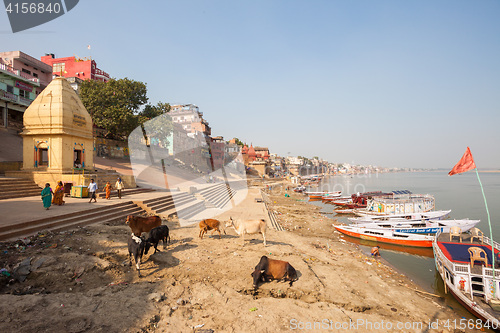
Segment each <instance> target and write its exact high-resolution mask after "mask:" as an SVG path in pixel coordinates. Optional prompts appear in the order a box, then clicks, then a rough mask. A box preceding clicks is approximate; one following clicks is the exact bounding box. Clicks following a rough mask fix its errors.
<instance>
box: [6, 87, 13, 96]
mask: <svg viewBox="0 0 500 333" xmlns="http://www.w3.org/2000/svg"><path fill="white" fill-rule="evenodd" d="M7 92H10V93H11V94H13V93H14V87H13V86H9V85H7Z"/></svg>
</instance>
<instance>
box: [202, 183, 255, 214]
mask: <svg viewBox="0 0 500 333" xmlns="http://www.w3.org/2000/svg"><path fill="white" fill-rule="evenodd" d="M246 186H247V185H246V181H239V182H230V183H229V184H228V185H227V184H226V183H218V184H213V185H209V186H207V187H205V188H202V189H200V190H198V192H197V193H196V194H197V195H199V196H201V197H202V198H203V199H204V200H206V201H207V202H209V203H210V204H211V205H213V206H215V207H217V208H223V207H225V206H226V205H227V204H228V202H229V201H231V199H232V198H233V197H234V196H235V194H236V191H238V190H240V189H243V188H246Z"/></svg>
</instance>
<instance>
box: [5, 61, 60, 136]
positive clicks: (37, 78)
mask: <svg viewBox="0 0 500 333" xmlns="http://www.w3.org/2000/svg"><path fill="white" fill-rule="evenodd" d="M51 80H52V68H51V67H50V66H48V65H46V64H44V63H43V62H41V61H39V60H37V59H35V58H33V57H31V56H29V55H27V54H26V53H23V52H21V51H11V52H0V110H1V111H2V125H3V126H4V127H8V126H9V122H11V123H12V124H14V125H15V127H20V128H19V129H21V128H22V120H23V113H24V111H25V110H26V108H27V107H28V106H29V105H30V104H31V102H32V101H33V100H34V99H35V98H36V96H37V95H38V94H39V93H40V92H41V91H42V90H43V89H45V87H46V86H47V85H48V84H49V83H50V81H51Z"/></svg>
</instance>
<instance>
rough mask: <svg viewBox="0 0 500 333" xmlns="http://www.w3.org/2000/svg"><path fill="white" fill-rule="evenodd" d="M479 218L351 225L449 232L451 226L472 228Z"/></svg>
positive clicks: (427, 232)
mask: <svg viewBox="0 0 500 333" xmlns="http://www.w3.org/2000/svg"><path fill="white" fill-rule="evenodd" d="M479 222H480V220H469V219H464V220H413V221H407V220H403V221H379V222H372V223H353V224H351V226H355V227H360V228H366V229H386V230H392V231H394V232H404V233H410V234H436V233H437V232H449V231H450V228H452V227H459V228H460V229H461V230H462V231H468V230H470V229H472V228H474V227H475V226H476V225H477V224H478V223H479Z"/></svg>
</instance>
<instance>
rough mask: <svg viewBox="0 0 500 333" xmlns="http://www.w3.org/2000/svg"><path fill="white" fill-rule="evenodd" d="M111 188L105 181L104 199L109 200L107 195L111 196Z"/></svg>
mask: <svg viewBox="0 0 500 333" xmlns="http://www.w3.org/2000/svg"><path fill="white" fill-rule="evenodd" d="M111 188H112V187H111V183H110V182H107V183H106V186H105V187H104V189H105V190H106V199H108V200H109V197H110V196H111Z"/></svg>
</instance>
